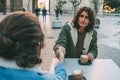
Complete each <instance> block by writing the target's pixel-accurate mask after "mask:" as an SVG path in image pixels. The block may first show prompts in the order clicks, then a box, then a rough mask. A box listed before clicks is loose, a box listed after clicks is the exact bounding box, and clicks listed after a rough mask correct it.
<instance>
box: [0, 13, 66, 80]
mask: <svg viewBox="0 0 120 80" xmlns="http://www.w3.org/2000/svg"><path fill="white" fill-rule="evenodd" d="M43 46H44V35H43V32H42V29H41V24H40V23H39V20H38V18H37V17H36V16H35V15H33V14H32V13H30V12H23V11H18V12H12V13H10V14H9V15H8V16H6V17H5V18H4V19H3V20H2V21H1V22H0V80H66V71H65V68H64V64H63V62H64V54H63V53H62V51H60V50H59V53H60V57H59V59H58V64H57V65H56V67H55V73H54V74H50V73H48V72H44V71H42V70H41V68H40V64H41V63H42V59H41V58H40V54H41V49H42V48H43ZM48 46H49V45H48ZM46 65H47V64H46Z"/></svg>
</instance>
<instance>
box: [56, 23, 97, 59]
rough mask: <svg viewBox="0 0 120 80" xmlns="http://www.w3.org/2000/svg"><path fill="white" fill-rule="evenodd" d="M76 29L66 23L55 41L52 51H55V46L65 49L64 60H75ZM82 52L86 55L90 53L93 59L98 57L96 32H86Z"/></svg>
mask: <svg viewBox="0 0 120 80" xmlns="http://www.w3.org/2000/svg"><path fill="white" fill-rule="evenodd" d="M77 35H78V33H77V29H76V28H73V24H72V22H71V23H66V24H65V25H64V26H63V28H62V30H61V32H60V34H59V37H58V40H57V41H56V44H55V46H54V50H56V48H57V46H59V45H61V46H63V47H64V48H65V49H66V55H65V57H66V58H76V57H77V55H76V49H75V46H76V43H77V37H78V36H77ZM84 51H85V52H86V53H91V54H92V55H93V56H94V58H96V57H97V55H98V48H97V32H96V31H95V30H93V31H91V32H87V33H86V36H85V40H84Z"/></svg>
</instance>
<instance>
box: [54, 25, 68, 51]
mask: <svg viewBox="0 0 120 80" xmlns="http://www.w3.org/2000/svg"><path fill="white" fill-rule="evenodd" d="M67 39H68V38H67V30H66V26H63V28H62V30H61V32H60V33H59V37H58V39H57V41H56V43H55V46H54V48H53V50H54V51H55V50H56V48H57V46H63V47H64V48H65V49H66V45H67Z"/></svg>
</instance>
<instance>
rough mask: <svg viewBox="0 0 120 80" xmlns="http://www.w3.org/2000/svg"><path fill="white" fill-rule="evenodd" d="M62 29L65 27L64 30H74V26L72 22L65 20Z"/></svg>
mask: <svg viewBox="0 0 120 80" xmlns="http://www.w3.org/2000/svg"><path fill="white" fill-rule="evenodd" d="M63 29H66V30H69V31H71V30H74V29H75V30H76V28H74V27H73V22H66V23H65V25H64V26H63Z"/></svg>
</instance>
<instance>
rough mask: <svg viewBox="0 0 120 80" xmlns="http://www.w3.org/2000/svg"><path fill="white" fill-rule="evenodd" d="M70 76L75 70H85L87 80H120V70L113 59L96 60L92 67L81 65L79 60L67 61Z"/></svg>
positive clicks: (68, 59) (66, 66) (66, 65)
mask: <svg viewBox="0 0 120 80" xmlns="http://www.w3.org/2000/svg"><path fill="white" fill-rule="evenodd" d="M65 68H66V71H67V74H68V75H72V71H73V70H76V69H77V70H83V71H84V75H85V77H86V78H87V80H120V69H119V67H118V66H117V65H116V64H115V63H114V62H113V61H112V59H95V60H94V61H93V62H92V65H79V64H78V59H71V58H67V59H65Z"/></svg>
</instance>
